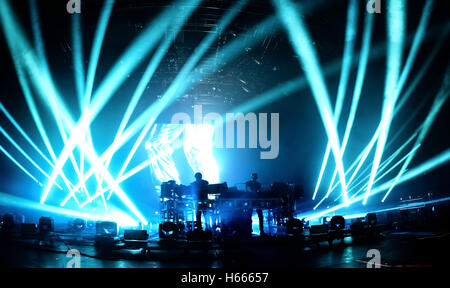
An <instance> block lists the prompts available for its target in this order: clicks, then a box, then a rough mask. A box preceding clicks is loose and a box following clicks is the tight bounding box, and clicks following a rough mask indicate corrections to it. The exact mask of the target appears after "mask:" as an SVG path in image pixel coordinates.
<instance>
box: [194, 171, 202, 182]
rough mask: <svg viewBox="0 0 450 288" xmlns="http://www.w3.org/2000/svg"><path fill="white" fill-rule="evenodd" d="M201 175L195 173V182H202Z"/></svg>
mask: <svg viewBox="0 0 450 288" xmlns="http://www.w3.org/2000/svg"><path fill="white" fill-rule="evenodd" d="M202 177H203V176H202V173H200V172H197V173H195V180H197V181H200V180H202Z"/></svg>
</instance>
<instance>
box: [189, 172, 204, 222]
mask: <svg viewBox="0 0 450 288" xmlns="http://www.w3.org/2000/svg"><path fill="white" fill-rule="evenodd" d="M202 177H203V175H202V173H200V172H197V173H195V181H194V182H192V183H191V185H190V186H191V189H192V196H193V198H194V200H196V202H195V204H196V209H197V213H196V218H195V222H196V224H195V226H196V227H197V228H198V229H200V230H201V229H202V210H204V209H205V207H204V205H203V203H201V204H199V202H203V201H206V200H208V191H207V190H206V189H207V187H208V184H209V183H208V181H206V180H203V179H202Z"/></svg>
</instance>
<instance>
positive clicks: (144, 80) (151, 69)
mask: <svg viewBox="0 0 450 288" xmlns="http://www.w3.org/2000/svg"><path fill="white" fill-rule="evenodd" d="M185 21H186V19H178V20H177V21H176V23H175V25H174V27H172V30H171V31H172V33H174V35H177V34H178V33H179V31H180V30H181V29H182V28H183V26H184V23H185ZM175 38H176V37H165V39H164V41H163V42H162V43H161V44H160V45H159V47H158V49H157V51H156V52H155V53H154V55H153V56H152V58H151V60H150V62H149V64H148V65H147V68H146V69H145V71H144V73H143V75H142V77H141V79H140V80H139V83H138V85H137V87H136V89H135V91H134V93H133V95H132V97H131V100H130V102H129V103H128V106H127V108H126V111H125V113H124V115H123V117H122V120H121V122H120V125H119V128H118V130H117V132H116V135H115V136H114V140H113V143H114V142H116V141H117V140H118V139H119V137H120V136H121V135H122V133H123V130H124V129H125V127H126V126H127V124H128V121H129V119H130V117H131V115H132V114H133V112H134V110H135V108H136V106H137V104H138V102H139V100H140V99H141V96H142V95H143V93H144V91H145V89H146V88H147V85H148V83H149V82H150V80H151V78H152V77H153V75H154V73H155V71H156V69H157V68H158V66H159V64H160V63H161V61H162V59H163V57H164V56H165V55H166V53H167V50H168V49H169V48H170V46H171V45H172V43H173V41H174V40H175ZM112 157H113V154H111V156H110V157H109V158H108V159H107V160H106V163H105V167H106V168H108V167H109V164H110V162H111V160H112ZM125 163H126V161H125ZM127 165H128V164H127ZM123 170H125V169H123ZM123 170H121V171H122V173H123ZM122 173H121V172H119V175H118V177H117V178H120V177H121V176H122V175H121V174H122ZM102 195H103V193H102ZM110 197H111V193H110V194H109V195H108V197H107V199H109V198H110Z"/></svg>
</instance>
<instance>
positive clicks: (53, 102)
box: [1, 1, 189, 223]
mask: <svg viewBox="0 0 450 288" xmlns="http://www.w3.org/2000/svg"><path fill="white" fill-rule="evenodd" d="M5 3H6V1H3V2H2V4H3V5H2V8H5V9H1V10H2V14H1V15H2V21H3V22H4V23H6V25H5V26H6V30H7V31H10V29H8V28H11V25H14V24H15V23H14V21H13V19H12V18H11V14H8V12H11V11H10V9H9V6H7V5H5ZM3 6H4V7H3ZM188 10H189V9H188ZM5 14H7V16H5ZM13 28H15V29H16V31H15V32H16V33H17V35H16V36H17V37H16V38H17V39H15V40H17V41H18V43H17V42H14V41H12V39H10V37H9V38H8V40H11V41H12V43H14V44H19V46H20V48H22V49H23V48H24V47H28V46H29V45H27V43H26V40H25V38H22V37H19V36H22V35H21V34H23V33H20V32H21V31H20V29H19V28H18V27H17V26H16V27H14V26H13ZM8 36H11V35H9V34H8ZM24 56H25V59H26V62H27V63H28V64H29V68H30V71H31V72H34V74H35V75H36V78H37V79H38V80H39V81H36V82H37V83H35V84H37V85H36V86H37V88H38V89H40V90H41V91H40V92H41V94H42V95H44V94H45V95H46V97H47V98H48V100H50V101H48V102H49V103H47V104H49V105H50V107H51V109H52V111H54V114H55V116H56V117H58V118H59V116H60V115H61V116H62V120H64V121H65V122H66V123H65V124H66V125H68V126H72V125H73V123H72V120H71V117H70V114H69V113H68V110H67V109H66V107H65V105H64V103H63V102H62V101H61V99H60V97H58V96H59V95H58V93H57V91H56V90H55V88H54V85H53V83H52V81H51V79H49V77H48V75H45V74H44V75H43V77H40V74H39V71H37V70H38V68H37V66H38V65H37V64H36V62H35V60H34V59H33V57H32V53H28V54H26V55H24ZM44 92H46V93H44ZM59 111H62V112H59ZM94 111H95V112H96V113H98V110H95V109H94ZM63 112H64V113H63ZM87 112H91V110H89V111H87ZM83 115H87V116H85V117H84V118H83V116H82V119H81V120H80V122H79V124H81V125H79V126H77V127H75V128H74V129H71V131H72V134H71V136H70V138H71V139H72V140H70V139H69V141H67V142H66V145H65V147H64V149H63V152H62V153H61V154H62V155H60V159H58V161H56V163H55V167H54V170H53V172H52V175H51V176H50V179H49V182H48V183H47V186H46V188H45V189H44V193H43V195H42V198H41V201H40V202H41V204H42V203H43V202H44V201H45V198H46V197H47V195H48V192H49V191H50V188H51V186H52V184H53V183H54V181H55V179H56V176H57V175H58V174H60V173H62V172H61V171H62V167H63V165H64V163H65V160H66V159H67V158H69V157H71V159H72V158H73V155H72V153H71V151H72V149H73V148H74V146H75V144H76V141H80V140H81V139H80V138H82V136H83V134H82V132H83V131H85V130H86V127H85V125H88V123H89V122H88V121H90V120H92V118H91V117H90V116H92V114H90V113H87V114H83ZM58 118H57V119H58ZM59 122H60V121H57V124H58V127H60V125H61V123H59ZM60 128H62V127H60ZM69 128H71V127H69ZM60 132H61V134H62V136H64V134H65V133H64V130H63V129H60ZM79 144H80V145H83V143H79ZM89 148H92V147H87V150H88V151H89V158H90V161H92V162H94V163H92V164H94V166H95V167H99V166H100V165H99V164H98V163H95V162H96V161H95V159H97V157H96V155H95V151H92V150H90V149H89ZM61 156H62V157H61ZM74 166H76V165H74ZM101 168H102V167H100V169H101ZM97 169H99V168H97ZM102 173H104V174H108V172H107V171H104V170H102ZM108 176H109V177H108ZM80 177H81V176H80ZM104 177H105V176H104ZM105 178H106V179H107V181H109V182H110V183H112V185H113V188H114V189H115V190H117V193H118V196H119V198H120V199H121V200H122V201H124V203H125V204H126V205H127V206H128V207H129V208H130V209H131V210H132V211H133V212H134V213H135V214H136V216H137V217H138V218H139V219H140V220H141V221H143V222H144V223H146V220H145V218H143V217H142V215H141V214H140V213H139V211H137V209H136V208H135V207H134V205H133V204H132V203H131V201H130V200H129V199H128V197H127V196H126V195H125V193H123V191H122V190H121V189H120V187H118V186H117V185H116V184H115V183H113V182H114V179H113V178H112V177H111V176H110V175H107V177H105ZM86 192H87V191H86ZM71 194H72V195H73V193H72V192H71Z"/></svg>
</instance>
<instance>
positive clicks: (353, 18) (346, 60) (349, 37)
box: [312, 0, 358, 200]
mask: <svg viewBox="0 0 450 288" xmlns="http://www.w3.org/2000/svg"><path fill="white" fill-rule="evenodd" d="M357 27H358V5H357V1H354V0H351V1H350V3H349V7H348V11H347V27H346V33H345V46H344V56H343V60H342V68H341V76H340V79H339V86H338V94H337V97H336V105H335V108H334V121H335V123H336V126H337V125H338V123H339V120H340V115H341V111H342V106H343V102H344V98H345V92H346V90H347V83H348V77H349V74H350V68H351V66H352V61H353V59H352V58H353V50H354V46H355V38H356V33H357ZM330 150H331V145H330V142H329V141H328V143H327V148H326V149H325V155H324V158H323V160H322V165H321V167H320V172H319V178H318V179H317V184H316V188H315V189H314V193H313V197H312V200H314V199H315V198H316V195H317V191H318V190H319V186H320V183H321V181H322V177H323V173H324V172H325V168H326V166H327V163H328V157H329V156H330Z"/></svg>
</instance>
